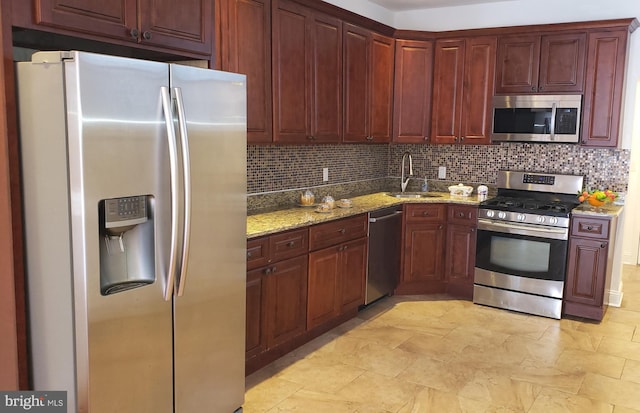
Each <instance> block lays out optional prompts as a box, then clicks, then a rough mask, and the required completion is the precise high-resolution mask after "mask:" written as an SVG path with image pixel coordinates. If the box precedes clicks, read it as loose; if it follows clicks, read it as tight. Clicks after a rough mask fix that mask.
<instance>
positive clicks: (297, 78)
mask: <svg viewBox="0 0 640 413" xmlns="http://www.w3.org/2000/svg"><path fill="white" fill-rule="evenodd" d="M272 19H273V20H272V24H273V27H272V30H273V35H272V47H273V50H272V53H273V60H272V62H273V108H274V121H273V122H274V141H276V142H287V143H304V142H309V143H315V142H339V141H340V137H341V126H342V76H341V75H342V21H341V20H339V19H336V18H333V17H330V16H327V15H324V14H321V13H318V12H314V11H313V10H311V9H308V8H306V7H303V6H301V5H299V4H297V3H294V2H292V1H287V0H274V1H273V12H272Z"/></svg>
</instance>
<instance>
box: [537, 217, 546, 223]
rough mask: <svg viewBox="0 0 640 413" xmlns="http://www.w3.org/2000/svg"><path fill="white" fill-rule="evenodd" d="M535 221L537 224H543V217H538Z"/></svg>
mask: <svg viewBox="0 0 640 413" xmlns="http://www.w3.org/2000/svg"><path fill="white" fill-rule="evenodd" d="M536 221H538V222H539V223H541V224H542V223H543V222H544V217H538V219H536Z"/></svg>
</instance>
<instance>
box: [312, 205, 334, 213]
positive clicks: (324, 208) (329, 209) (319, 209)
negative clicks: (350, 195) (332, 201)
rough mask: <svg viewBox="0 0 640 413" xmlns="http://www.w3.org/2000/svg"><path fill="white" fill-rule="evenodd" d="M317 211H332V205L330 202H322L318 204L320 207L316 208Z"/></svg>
mask: <svg viewBox="0 0 640 413" xmlns="http://www.w3.org/2000/svg"><path fill="white" fill-rule="evenodd" d="M316 212H320V213H325V214H326V213H327V212H331V206H330V205H329V204H327V203H326V202H323V203H321V204H320V205H318V207H317V208H316Z"/></svg>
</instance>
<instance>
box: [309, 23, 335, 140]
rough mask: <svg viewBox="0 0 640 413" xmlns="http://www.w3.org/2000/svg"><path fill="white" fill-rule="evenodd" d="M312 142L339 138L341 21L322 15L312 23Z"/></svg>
mask: <svg viewBox="0 0 640 413" xmlns="http://www.w3.org/2000/svg"><path fill="white" fill-rule="evenodd" d="M311 36H312V39H311V41H310V42H309V44H310V45H311V47H312V49H311V70H312V76H311V77H312V81H311V84H310V85H309V87H310V89H311V99H312V102H311V111H312V112H311V134H310V137H311V141H312V142H334V143H338V142H339V141H340V138H341V137H342V21H341V20H339V19H336V18H333V17H329V16H326V15H321V14H314V17H313V19H312V20H311Z"/></svg>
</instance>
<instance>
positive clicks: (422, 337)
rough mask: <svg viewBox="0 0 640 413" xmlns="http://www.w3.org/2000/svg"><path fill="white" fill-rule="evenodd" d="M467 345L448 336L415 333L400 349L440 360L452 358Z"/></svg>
mask: <svg viewBox="0 0 640 413" xmlns="http://www.w3.org/2000/svg"><path fill="white" fill-rule="evenodd" d="M465 347H467V344H466V343H460V342H457V341H455V340H451V339H449V338H447V337H446V336H445V337H442V336H438V335H430V334H415V335H413V336H412V337H411V338H409V339H408V340H406V341H405V342H404V343H402V344H400V345H399V346H398V348H399V349H402V350H405V351H409V352H411V353H415V354H417V355H421V356H428V357H430V358H433V359H435V360H440V361H449V360H451V359H452V358H454V357H456V353H460V352H462V350H464V348H465Z"/></svg>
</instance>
